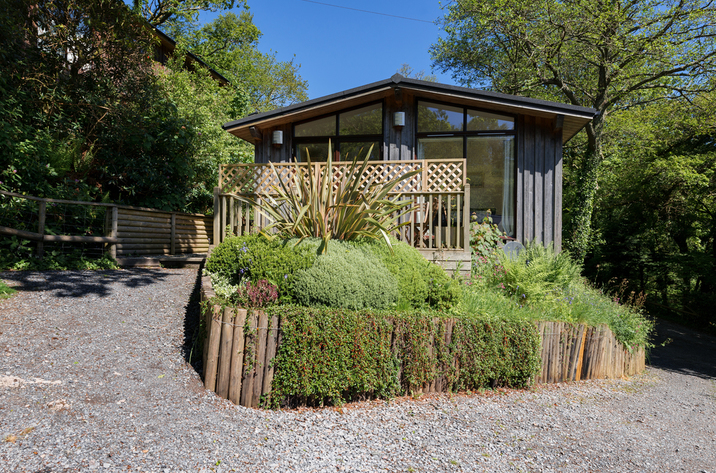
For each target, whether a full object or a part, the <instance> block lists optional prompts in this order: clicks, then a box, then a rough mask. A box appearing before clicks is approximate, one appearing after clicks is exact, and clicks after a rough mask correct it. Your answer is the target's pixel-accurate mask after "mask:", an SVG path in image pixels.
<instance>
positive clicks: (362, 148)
mask: <svg viewBox="0 0 716 473" xmlns="http://www.w3.org/2000/svg"><path fill="white" fill-rule="evenodd" d="M371 145H372V146H373V149H372V150H371V153H370V158H369V159H371V160H375V159H380V147H379V145H378V142H377V141H374V142H365V141H361V142H355V143H341V161H353V158H355V157H356V155H358V159H359V160H361V161H363V160H365V156H366V154H368V150H370V147H371Z"/></svg>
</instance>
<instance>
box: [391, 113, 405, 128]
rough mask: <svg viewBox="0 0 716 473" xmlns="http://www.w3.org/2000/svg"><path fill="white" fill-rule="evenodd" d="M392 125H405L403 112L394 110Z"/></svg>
mask: <svg viewBox="0 0 716 473" xmlns="http://www.w3.org/2000/svg"><path fill="white" fill-rule="evenodd" d="M393 126H405V112H395V114H394V115H393Z"/></svg>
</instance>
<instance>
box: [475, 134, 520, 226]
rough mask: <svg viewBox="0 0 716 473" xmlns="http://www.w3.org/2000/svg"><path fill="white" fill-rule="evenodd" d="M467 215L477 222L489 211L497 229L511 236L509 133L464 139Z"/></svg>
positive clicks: (512, 178) (512, 184)
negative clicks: (468, 213) (468, 205)
mask: <svg viewBox="0 0 716 473" xmlns="http://www.w3.org/2000/svg"><path fill="white" fill-rule="evenodd" d="M467 178H468V182H469V184H470V214H471V215H472V216H473V217H475V218H477V220H478V221H482V219H483V218H484V217H485V216H487V215H488V211H489V214H491V216H492V219H493V222H494V223H496V224H498V226H499V227H500V229H501V230H503V231H505V232H506V233H507V234H508V235H510V236H514V233H515V225H514V215H515V198H514V195H515V153H514V137H513V136H482V137H471V138H468V139H467Z"/></svg>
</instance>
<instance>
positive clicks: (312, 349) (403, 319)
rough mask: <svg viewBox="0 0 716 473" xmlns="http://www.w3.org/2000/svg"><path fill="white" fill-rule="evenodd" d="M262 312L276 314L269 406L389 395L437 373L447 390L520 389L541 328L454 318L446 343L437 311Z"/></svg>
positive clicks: (535, 360)
mask: <svg viewBox="0 0 716 473" xmlns="http://www.w3.org/2000/svg"><path fill="white" fill-rule="evenodd" d="M266 312H267V314H269V315H274V314H275V315H279V316H280V317H281V333H282V335H281V344H280V346H279V348H278V353H277V355H276V358H275V359H274V361H273V365H274V367H275V374H274V379H273V384H272V393H271V397H270V407H279V406H295V405H309V406H310V405H314V406H316V405H326V404H341V403H344V402H349V401H354V400H360V399H364V398H372V397H380V398H391V397H393V396H396V395H403V394H411V393H414V392H416V391H417V390H419V389H421V388H422V386H424V385H425V384H426V383H429V382H432V381H434V380H436V379H438V378H440V379H442V380H444V382H445V383H446V384H445V386H446V389H448V390H453V391H456V390H476V389H480V388H485V387H495V386H511V387H522V386H526V385H527V384H529V381H530V379H531V378H532V377H533V376H534V375H536V373H537V372H538V371H539V369H540V363H541V359H540V354H539V349H540V342H539V334H538V333H537V330H536V328H535V326H534V324H532V323H531V322H526V321H512V320H510V321H507V320H504V321H503V320H500V321H489V322H488V321H485V320H481V319H478V318H473V317H466V316H464V317H459V318H455V325H454V328H453V336H452V340H451V343H450V344H449V345H448V344H445V342H444V340H445V333H444V330H445V321H446V319H447V317H446V316H445V314H443V313H440V312H433V311H425V312H419V313H405V312H399V311H350V310H340V309H320V308H308V307H298V306H275V307H270V308H268V309H266ZM431 340H435V341H436V342H435V343H433V346H434V348H433V349H432V350H431V348H430V346H429V345H430V344H431Z"/></svg>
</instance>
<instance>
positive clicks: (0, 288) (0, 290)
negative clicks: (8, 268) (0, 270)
mask: <svg viewBox="0 0 716 473" xmlns="http://www.w3.org/2000/svg"><path fill="white" fill-rule="evenodd" d="M16 292H17V291H15V289H13V288H11V287H10V286H8V285H7V284H5V281H3V280H2V279H0V300H2V299H7V298H9V297H10V296H12V295H13V294H15V293H16Z"/></svg>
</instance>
